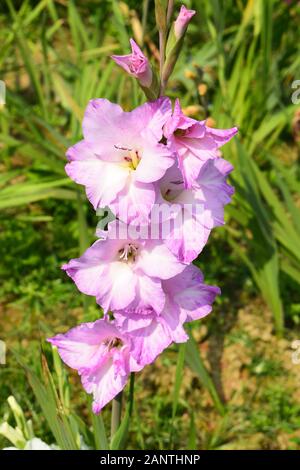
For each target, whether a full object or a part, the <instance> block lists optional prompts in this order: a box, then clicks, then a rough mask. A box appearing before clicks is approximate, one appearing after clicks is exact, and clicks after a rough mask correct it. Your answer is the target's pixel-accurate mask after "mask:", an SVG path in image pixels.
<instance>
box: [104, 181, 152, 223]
mask: <svg viewBox="0 0 300 470" xmlns="http://www.w3.org/2000/svg"><path fill="white" fill-rule="evenodd" d="M155 197H156V191H155V187H154V186H153V184H146V183H141V182H139V181H136V180H135V178H134V175H133V174H132V173H131V174H130V175H129V177H128V180H127V184H126V185H125V186H124V188H123V190H122V191H120V192H119V194H118V196H117V197H116V199H115V200H113V201H112V202H110V203H109V204H108V205H109V207H110V209H111V211H112V212H113V213H114V214H115V215H116V216H118V217H119V218H120V220H122V221H123V222H125V223H129V222H132V221H134V220H139V221H140V222H141V223H145V222H146V221H147V222H148V218H149V213H150V212H151V209H152V207H153V204H154V202H155Z"/></svg>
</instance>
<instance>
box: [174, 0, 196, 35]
mask: <svg viewBox="0 0 300 470" xmlns="http://www.w3.org/2000/svg"><path fill="white" fill-rule="evenodd" d="M195 13H196V12H195V10H188V9H187V8H186V7H185V6H184V5H182V6H181V8H180V12H179V15H178V17H177V19H176V21H175V23H174V33H175V37H176V39H177V40H178V39H180V38H181V37H182V36H183V35H184V33H185V32H186V29H187V27H188V24H189V22H190V21H191V19H192V17H193V16H194V15H195Z"/></svg>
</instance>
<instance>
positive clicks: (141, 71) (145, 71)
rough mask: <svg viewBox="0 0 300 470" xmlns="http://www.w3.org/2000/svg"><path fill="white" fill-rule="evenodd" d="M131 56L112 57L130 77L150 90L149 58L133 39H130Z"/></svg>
mask: <svg viewBox="0 0 300 470" xmlns="http://www.w3.org/2000/svg"><path fill="white" fill-rule="evenodd" d="M130 45H131V54H127V55H112V56H111V58H112V59H113V60H114V61H115V62H116V64H118V65H119V66H120V67H122V68H123V69H124V70H125V71H126V72H127V73H129V75H132V76H133V77H135V78H136V79H137V80H138V81H139V82H140V84H141V86H142V87H144V88H150V86H151V83H152V75H153V74H152V70H151V66H150V64H149V61H148V59H147V57H146V56H145V55H144V54H143V52H142V51H141V49H140V48H139V46H138V45H137V44H136V42H135V41H134V40H133V39H130Z"/></svg>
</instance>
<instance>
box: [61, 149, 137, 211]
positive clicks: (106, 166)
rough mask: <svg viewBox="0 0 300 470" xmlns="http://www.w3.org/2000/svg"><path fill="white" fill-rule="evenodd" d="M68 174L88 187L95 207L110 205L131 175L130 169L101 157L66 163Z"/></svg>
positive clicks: (89, 196) (88, 194)
mask: <svg viewBox="0 0 300 470" xmlns="http://www.w3.org/2000/svg"><path fill="white" fill-rule="evenodd" d="M66 173H67V175H68V176H69V177H70V178H71V179H72V180H73V181H75V182H76V183H78V184H83V185H84V186H85V187H86V195H87V197H88V199H89V201H90V202H91V204H92V205H93V207H94V209H95V210H96V209H97V208H99V207H101V208H104V207H106V206H107V205H109V204H110V203H111V202H112V201H113V200H114V199H115V198H116V197H117V196H118V194H119V193H120V191H122V189H123V188H124V186H125V185H126V182H127V179H128V177H129V169H128V168H126V167H122V166H121V165H118V164H115V163H108V162H104V161H102V160H100V159H99V158H97V157H95V158H91V159H90V160H76V161H71V162H70V163H68V164H67V165H66Z"/></svg>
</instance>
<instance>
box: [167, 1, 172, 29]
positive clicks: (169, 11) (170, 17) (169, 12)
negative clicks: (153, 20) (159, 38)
mask: <svg viewBox="0 0 300 470" xmlns="http://www.w3.org/2000/svg"><path fill="white" fill-rule="evenodd" d="M173 9H174V0H169V3H168V10H167V28H169V26H170V22H171V19H172V16H173Z"/></svg>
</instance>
